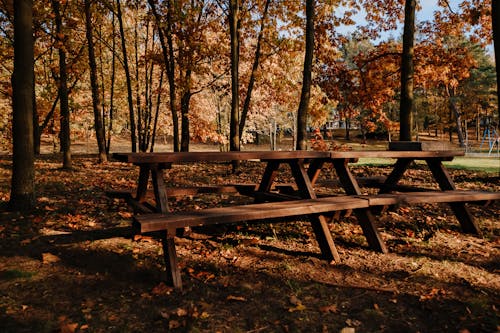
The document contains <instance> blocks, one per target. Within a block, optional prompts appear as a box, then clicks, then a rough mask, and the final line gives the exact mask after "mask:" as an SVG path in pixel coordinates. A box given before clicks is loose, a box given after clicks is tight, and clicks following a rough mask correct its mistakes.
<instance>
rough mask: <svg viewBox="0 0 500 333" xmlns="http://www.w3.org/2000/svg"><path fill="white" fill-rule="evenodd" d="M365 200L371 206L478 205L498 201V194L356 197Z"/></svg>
mask: <svg viewBox="0 0 500 333" xmlns="http://www.w3.org/2000/svg"><path fill="white" fill-rule="evenodd" d="M358 197H362V198H366V199H367V200H368V201H369V205H370V207H371V206H382V205H412V204H424V203H430V204H432V203H449V204H451V203H455V202H464V203H474V202H476V203H478V202H490V201H495V200H500V192H487V191H460V190H451V191H427V192H420V191H418V192H404V193H384V194H377V195H367V196H358Z"/></svg>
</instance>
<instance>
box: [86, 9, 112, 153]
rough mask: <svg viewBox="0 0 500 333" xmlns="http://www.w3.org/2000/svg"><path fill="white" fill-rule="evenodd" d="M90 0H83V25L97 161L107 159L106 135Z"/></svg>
mask: <svg viewBox="0 0 500 333" xmlns="http://www.w3.org/2000/svg"><path fill="white" fill-rule="evenodd" d="M90 10H91V8H90V0H85V27H86V35H87V46H88V53H89V67H90V85H91V87H92V108H93V110H94V129H95V133H96V139H97V147H98V149H99V162H100V163H103V162H106V161H107V160H108V158H107V155H106V135H105V133H104V123H103V117H102V113H101V110H99V104H100V101H99V88H98V83H97V64H96V60H95V51H94V40H93V36H92V35H93V32H92V16H91V12H90Z"/></svg>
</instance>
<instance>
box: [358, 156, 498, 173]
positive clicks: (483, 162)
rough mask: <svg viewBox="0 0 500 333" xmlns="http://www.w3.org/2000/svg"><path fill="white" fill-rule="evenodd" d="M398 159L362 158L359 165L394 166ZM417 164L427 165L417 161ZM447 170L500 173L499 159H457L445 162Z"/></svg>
mask: <svg viewBox="0 0 500 333" xmlns="http://www.w3.org/2000/svg"><path fill="white" fill-rule="evenodd" d="M395 162H396V159H388V158H360V159H359V162H358V163H357V165H372V166H386V165H392V164H394V163H395ZM417 163H425V162H423V161H417ZM444 164H445V165H446V167H447V168H450V169H460V170H473V171H482V172H488V173H495V172H500V159H499V158H495V157H492V158H479V157H456V158H454V159H453V161H449V162H444Z"/></svg>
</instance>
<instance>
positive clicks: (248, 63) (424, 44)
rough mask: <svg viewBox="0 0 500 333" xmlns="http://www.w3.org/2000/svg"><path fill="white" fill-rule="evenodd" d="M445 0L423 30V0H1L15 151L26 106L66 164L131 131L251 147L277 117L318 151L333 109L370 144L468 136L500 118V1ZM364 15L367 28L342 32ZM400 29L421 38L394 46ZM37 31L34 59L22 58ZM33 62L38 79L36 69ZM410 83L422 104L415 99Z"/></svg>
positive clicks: (134, 144)
mask: <svg viewBox="0 0 500 333" xmlns="http://www.w3.org/2000/svg"><path fill="white" fill-rule="evenodd" d="M438 4H439V7H436V11H435V13H434V17H433V19H432V20H429V21H424V22H417V23H416V24H415V23H413V20H414V13H415V10H416V5H417V3H416V1H415V0H407V1H368V0H358V1H356V0H343V1H341V0H339V1H330V0H329V1H313V0H305V1H304V2H301V1H274V0H190V1H187V0H175V1H174V0H164V1H158V0H148V1H147V3H146V2H144V1H139V0H129V1H126V0H75V1H65V0H50V1H49V0H44V1H36V2H32V1H28V0H22V1H14V2H10V1H2V2H1V3H0V11H1V12H0V37H1V38H0V40H1V43H0V50H1V52H0V57H2V64H3V66H2V71H1V72H0V73H1V75H2V77H3V80H1V81H0V82H2V86H1V91H2V93H3V94H2V98H1V102H0V108H1V112H2V113H3V114H4V117H3V119H4V120H3V124H0V126H1V127H0V134H1V138H2V139H1V140H2V144H3V145H5V146H7V147H10V143H11V142H14V148H13V151H14V155H15V154H16V144H15V143H16V141H18V140H17V139H16V137H15V136H14V135H15V134H14V133H13V132H16V127H15V124H16V119H15V114H16V112H14V113H13V116H14V126H12V127H11V126H10V124H9V119H10V118H11V113H12V109H14V110H16V108H21V107H23V108H26V107H28V108H31V110H32V115H31V118H32V121H33V126H32V127H33V128H31V129H29V131H30V133H26V130H25V129H24V130H23V131H24V132H25V133H24V135H30V136H32V138H33V148H32V149H33V153H34V154H36V153H38V152H39V151H40V142H41V137H42V135H47V134H50V135H52V136H54V138H56V141H57V143H58V146H59V147H60V150H61V152H62V153H63V154H62V164H63V167H64V168H67V169H71V142H72V140H75V139H77V138H78V137H82V136H89V135H90V133H91V136H92V137H94V138H95V139H96V143H97V147H98V148H99V159H100V160H101V161H105V160H106V158H107V153H108V152H109V151H110V149H111V147H112V144H113V137H116V135H118V134H120V135H122V134H126V135H127V136H128V137H130V145H131V150H132V151H153V150H154V144H155V139H156V138H158V137H159V136H162V137H168V138H169V139H170V140H171V141H172V143H173V150H174V151H187V150H189V144H190V142H191V141H193V140H194V141H212V142H219V143H221V144H223V145H228V146H229V149H231V150H238V149H240V146H241V144H244V143H246V142H249V141H251V140H252V139H253V134H254V133H256V132H261V133H265V132H267V131H268V130H269V120H270V119H273V120H275V121H276V122H277V123H278V124H279V125H280V126H281V127H282V128H283V127H290V128H294V129H295V130H294V133H293V134H294V136H295V139H296V148H297V149H305V148H306V146H307V133H306V129H307V127H308V126H312V127H317V126H321V125H323V124H324V123H325V121H326V120H327V119H328V117H329V115H330V113H331V111H332V110H337V112H339V114H340V116H341V117H342V119H344V120H345V122H346V123H351V122H354V121H357V122H359V123H360V126H361V129H362V133H365V134H366V133H369V132H374V131H383V132H384V131H389V132H391V131H395V129H397V128H398V125H399V129H402V131H403V132H404V134H405V136H401V138H402V139H405V140H407V139H411V138H413V137H414V136H415V134H416V133H418V132H417V131H416V129H417V126H418V124H423V123H425V124H426V126H427V125H430V124H432V123H434V124H445V127H447V128H448V130H449V131H450V133H451V130H452V129H453V130H454V131H456V132H457V133H458V137H459V139H461V140H463V133H462V128H461V126H462V124H463V123H464V120H469V121H470V120H472V119H479V118H480V117H482V116H484V115H489V116H494V117H498V112H497V110H498V109H497V103H496V89H495V86H494V85H495V80H494V79H495V75H494V69H495V67H494V64H493V61H492V58H491V57H489V56H488V55H487V53H486V49H485V47H486V45H490V44H491V42H492V37H493V34H492V29H491V27H492V25H491V21H492V17H494V13H495V11H494V10H492V9H494V7H495V5H496V3H495V1H492V2H490V1H476V0H475V1H469V0H467V1H461V2H460V6H459V4H458V3H449V2H448V1H438ZM405 5H406V6H405ZM361 10H363V11H364V12H365V13H367V14H366V17H367V22H368V23H367V24H366V25H364V26H359V27H358V29H357V30H358V32H357V33H354V34H345V33H341V32H340V31H341V30H340V29H339V28H338V27H340V26H342V25H349V24H356V22H354V21H353V18H354V17H355V14H356V13H357V12H359V11H361ZM25 11H28V12H29V13H30V17H25V16H23V15H25V14H19V13H24V12H25ZM16 13H17V14H16ZM412 13H413V18H412V16H411V14H412ZM16 15H19V16H16ZM405 17H406V20H405ZM16 18H17V21H16ZM22 20H25V21H22ZM22 22H24V24H25V26H21V25H22ZM27 22H32V23H31V24H30V31H27V29H28V28H27V27H26V25H28V23H27ZM401 23H405V24H406V26H407V28H411V29H413V30H411V31H410V32H411V34H410V35H409V34H407V30H406V28H405V30H404V31H405V33H404V34H403V38H402V39H400V38H392V39H387V38H382V39H380V36H381V34H382V33H383V32H384V31H388V30H391V29H392V30H394V29H397V28H398V27H399V25H398V24H401ZM16 25H17V28H18V30H17V32H18V34H16ZM19 29H21V30H19ZM410 32H408V33H410ZM30 35H31V36H33V37H32V38H33V50H32V57H31V58H32V61H28V60H27V59H28V58H30V57H29V56H28V57H26V55H27V54H30V52H31V51H30V50H25V49H23V47H24V48H26V47H28V46H26V45H27V44H30V42H29V39H30V38H29V36H30ZM15 36H16V37H15ZM23 36H24V37H23ZM23 38H24V39H23ZM16 40H17V41H16ZM13 46H14V47H13ZM16 46H18V49H16ZM16 50H17V51H18V52H17V54H18V55H19V56H21V54H24V55H25V58H23V59H22V60H21V59H18V61H19V62H16V57H15V56H14V57H13V53H14V52H16ZM402 55H409V56H410V57H406V58H405V56H402ZM31 58H30V59H31ZM12 59H14V61H12ZM405 59H406V60H405ZM31 62H32V63H33V73H34V74H33V75H28V74H27V73H24V74H21V72H22V69H26V68H27V67H29V66H27V64H28V63H31ZM408 66H410V67H408ZM21 67H24V68H21ZM16 71H19V80H20V81H19V83H17V84H16V82H18V81H16V80H15V79H16V78H17V77H18V76H16V74H18V73H16ZM402 72H403V75H402V74H401V73H402ZM26 75H28V76H30V77H32V80H31V81H30V80H27V77H28V76H26ZM11 77H13V78H14V79H13V80H12V84H11V80H10V78H11ZM405 80H406V81H405ZM408 81H409V82H410V83H411V85H412V86H411V87H410V86H408V87H409V88H411V91H410V94H408V93H407V92H406V91H405V90H402V89H401V87H406V82H408ZM28 84H30V85H31V90H30V91H31V105H24V106H18V105H17V104H16V97H15V96H16V95H15V94H13V91H14V90H16V89H21V87H26V91H27V90H28V88H27V85H28ZM13 88H14V89H13ZM22 98H23V103H27V101H26V100H25V98H26V96H24V97H22ZM408 98H410V99H411V100H410V103H407V102H406V101H407V100H408ZM17 101H18V102H19V100H17ZM11 103H12V105H13V106H14V107H13V108H12V107H11V106H10V105H11ZM397 105H400V107H399V108H398V107H397ZM404 105H407V106H404ZM399 120H402V121H401V122H399ZM23 121H24V120H23ZM477 123H478V122H477ZM421 126H423V125H421ZM12 129H13V130H12ZM348 130H349V127H347V128H346V136H349V131H348ZM31 133H32V134H31ZM55 135H57V136H55ZM408 136H409V137H408ZM21 174H25V173H24V172H23V173H21Z"/></svg>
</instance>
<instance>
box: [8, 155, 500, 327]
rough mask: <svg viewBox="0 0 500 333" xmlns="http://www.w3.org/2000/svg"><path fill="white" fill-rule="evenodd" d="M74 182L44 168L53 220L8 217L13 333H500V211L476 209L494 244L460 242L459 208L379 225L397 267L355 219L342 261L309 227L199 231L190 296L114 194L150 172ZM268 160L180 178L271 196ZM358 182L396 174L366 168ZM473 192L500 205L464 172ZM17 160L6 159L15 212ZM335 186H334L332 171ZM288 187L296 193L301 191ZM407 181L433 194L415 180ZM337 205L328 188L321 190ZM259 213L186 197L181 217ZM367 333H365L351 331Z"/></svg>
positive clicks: (418, 175)
mask: <svg viewBox="0 0 500 333" xmlns="http://www.w3.org/2000/svg"><path fill="white" fill-rule="evenodd" d="M74 164H75V170H74V171H71V172H69V171H63V170H60V169H59V167H60V162H59V161H58V160H57V159H55V158H54V157H53V156H44V157H43V158H40V159H38V160H37V162H36V168H37V173H36V183H37V184H36V185H37V192H38V207H37V209H36V211H35V212H34V213H33V214H31V215H29V216H22V215H19V214H13V213H8V212H5V211H2V212H0V332H165V331H168V330H171V331H178V332H340V331H341V330H343V329H344V331H343V332H498V331H499V325H500V322H499V308H500V224H499V216H500V203H495V204H492V205H489V206H487V207H482V206H471V211H472V213H473V215H474V216H475V217H476V218H477V220H478V223H479V225H480V227H481V230H482V231H483V232H484V235H483V237H482V238H480V237H476V236H472V235H466V234H463V233H461V232H460V226H459V224H458V222H457V221H456V219H455V217H454V216H453V214H452V213H451V211H450V210H449V209H448V208H447V207H446V206H438V205H420V206H414V207H411V208H408V207H399V208H394V209H392V210H390V211H387V212H384V213H383V214H382V215H380V217H379V221H380V228H381V231H382V235H383V238H384V239H385V240H386V241H387V244H388V246H389V248H390V254H385V255H384V254H379V253H375V252H373V251H371V250H370V249H368V247H367V243H366V240H365V238H364V236H363V234H362V232H361V229H360V227H359V226H358V225H357V223H356V218H355V217H354V216H353V215H351V214H349V213H348V212H347V213H344V214H341V216H334V217H333V219H332V223H331V224H330V227H331V231H332V234H333V237H334V239H335V242H336V244H337V246H338V249H339V251H340V254H341V256H342V262H341V263H338V264H329V263H327V262H325V261H323V260H321V259H320V255H319V249H318V247H317V244H316V241H315V239H314V236H313V233H312V230H311V228H310V226H309V223H308V221H307V219H306V218H304V219H300V220H298V221H294V222H287V223H278V222H275V223H273V224H252V225H237V226H222V227H217V228H210V229H207V228H205V229H200V230H194V231H193V232H192V233H191V234H190V235H189V236H187V237H184V238H178V239H176V243H177V248H178V251H179V256H180V260H181V265H182V274H183V279H184V286H185V288H184V289H183V291H176V290H172V288H170V287H168V286H166V285H165V284H163V283H162V282H161V281H162V280H164V279H165V276H166V274H165V272H164V271H163V269H164V264H163V260H162V250H161V246H160V243H159V242H158V241H157V240H156V239H153V238H149V237H132V236H131V234H130V229H129V226H130V221H131V216H132V214H131V209H130V208H129V207H127V205H126V204H125V203H124V202H122V201H120V200H118V199H110V198H107V197H106V196H105V193H104V192H105V190H109V189H125V188H130V187H133V186H134V184H135V181H136V177H137V172H138V170H137V169H136V168H134V167H133V166H129V165H126V164H122V163H118V162H109V163H107V164H105V165H97V164H95V158H94V157H92V156H77V157H74ZM261 168H262V165H261V164H259V163H257V162H248V163H244V164H243V170H245V172H240V173H237V174H231V172H230V171H231V168H230V166H229V165H226V164H209V165H194V166H193V165H190V166H187V165H185V166H174V168H173V169H172V170H171V172H170V173H169V174H168V176H167V177H169V180H170V181H172V182H174V183H175V184H177V185H179V186H182V185H190V186H191V185H207V184H214V183H224V182H229V183H244V182H257V181H258V180H259V176H260V174H261V172H262V169H261ZM354 171H355V172H356V174H359V175H375V174H377V175H380V174H387V173H388V172H389V168H382V167H367V166H364V167H361V166H360V167H355V168H354ZM451 173H452V176H453V178H454V179H455V181H456V183H457V186H458V187H459V188H461V189H487V190H495V191H500V181H499V179H498V177H494V176H492V175H489V176H487V175H485V174H479V173H472V172H467V171H452V172H451ZM10 174H11V161H10V160H9V159H8V158H5V157H4V158H0V201H4V202H5V201H7V200H8V196H9V182H10ZM324 177H325V178H327V179H328V178H334V177H335V175H334V174H332V172H330V171H329V170H325V172H324ZM281 181H283V182H289V181H290V179H288V177H286V176H285V177H282V179H281ZM404 181H405V182H407V183H418V184H423V185H425V186H433V183H432V181H431V178H430V174H429V172H427V171H426V170H425V168H424V167H423V166H420V165H419V166H415V167H414V168H413V169H411V170H409V172H408V173H407V174H406V176H405V179H404ZM319 191H320V192H321V191H326V189H319ZM234 202H249V200H248V199H246V198H244V197H239V196H232V195H228V194H225V195H222V196H217V195H204V196H200V197H183V198H177V200H172V201H171V202H170V204H171V208H172V209H173V210H182V209H199V208H203V207H209V206H214V205H229V204H234ZM349 328H352V329H349Z"/></svg>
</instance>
